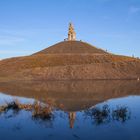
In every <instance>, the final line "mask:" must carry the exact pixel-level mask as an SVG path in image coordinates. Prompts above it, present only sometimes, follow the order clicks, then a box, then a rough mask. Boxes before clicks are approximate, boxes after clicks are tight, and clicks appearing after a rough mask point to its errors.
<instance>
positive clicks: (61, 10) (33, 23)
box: [0, 0, 140, 59]
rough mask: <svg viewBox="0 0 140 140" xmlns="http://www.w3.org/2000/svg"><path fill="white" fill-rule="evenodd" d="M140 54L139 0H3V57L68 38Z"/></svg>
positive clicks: (0, 10)
mask: <svg viewBox="0 0 140 140" xmlns="http://www.w3.org/2000/svg"><path fill="white" fill-rule="evenodd" d="M69 22H72V23H73V24H74V27H75V31H76V34H77V40H82V41H84V42H88V43H90V44H92V45H94V46H96V47H98V48H102V49H104V50H107V51H109V52H112V53H115V54H119V55H127V56H132V55H134V56H135V57H140V0H0V59H5V58H9V57H16V56H24V55H30V54H32V53H34V52H37V51H40V50H42V49H44V48H47V47H49V46H50V45H53V44H55V43H58V42H60V41H63V40H64V39H65V38H67V32H68V25H69Z"/></svg>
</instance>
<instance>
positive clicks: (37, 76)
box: [0, 41, 140, 81]
mask: <svg viewBox="0 0 140 140" xmlns="http://www.w3.org/2000/svg"><path fill="white" fill-rule="evenodd" d="M138 77H140V59H136V58H132V57H127V56H119V55H114V54H110V53H107V52H105V51H104V50H101V49H98V48H96V47H94V46H91V45H89V44H87V43H84V42H81V41H64V42H60V43H58V44H56V45H53V46H51V47H49V48H47V49H45V50H43V51H40V52H38V53H35V54H33V55H30V56H25V57H16V58H10V59H5V60H1V61H0V81H7V80H85V79H137V78H138Z"/></svg>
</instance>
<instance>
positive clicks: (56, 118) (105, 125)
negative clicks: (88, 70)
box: [0, 81, 140, 140]
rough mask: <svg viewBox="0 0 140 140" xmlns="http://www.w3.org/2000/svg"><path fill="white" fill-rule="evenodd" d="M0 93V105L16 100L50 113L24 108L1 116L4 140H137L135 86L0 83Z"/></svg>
mask: <svg viewBox="0 0 140 140" xmlns="http://www.w3.org/2000/svg"><path fill="white" fill-rule="evenodd" d="M0 92H1V94H0V105H1V106H4V105H5V104H8V103H10V102H13V101H15V100H18V102H19V103H20V104H34V102H39V103H40V104H42V105H43V106H45V105H47V106H48V105H49V106H50V107H51V109H52V110H51V115H50V116H49V117H40V116H39V117H34V116H33V110H26V109H20V110H16V109H14V108H9V109H7V110H6V111H2V112H1V113H0V138H1V139H2V140H9V139H10V140H19V139H20V140H32V139H34V140H46V139H49V140H57V139H62V140H63V139H64V140H65V139H68V140H75V139H81V140H85V139H89V140H92V139H95V140H102V139H107V140H108V139H111V140H112V139H113V140H124V139H127V140H139V139H140V133H139V131H140V96H139V95H140V83H139V82H136V81H96V82H95V81H77V82H58V81H57V82H48V83H46V82H23V83H10V82H9V83H0ZM47 106H45V107H47Z"/></svg>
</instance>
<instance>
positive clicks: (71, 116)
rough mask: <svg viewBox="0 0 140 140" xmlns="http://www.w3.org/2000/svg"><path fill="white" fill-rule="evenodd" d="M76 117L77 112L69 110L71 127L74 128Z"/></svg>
mask: <svg viewBox="0 0 140 140" xmlns="http://www.w3.org/2000/svg"><path fill="white" fill-rule="evenodd" d="M75 118H76V113H75V112H69V125H70V128H73V126H74V122H75Z"/></svg>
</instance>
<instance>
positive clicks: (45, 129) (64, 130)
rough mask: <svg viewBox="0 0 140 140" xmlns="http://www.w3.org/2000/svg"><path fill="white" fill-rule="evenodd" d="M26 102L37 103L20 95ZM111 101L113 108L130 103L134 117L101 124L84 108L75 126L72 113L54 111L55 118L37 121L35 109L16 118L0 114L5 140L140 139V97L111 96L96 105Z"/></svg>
mask: <svg viewBox="0 0 140 140" xmlns="http://www.w3.org/2000/svg"><path fill="white" fill-rule="evenodd" d="M15 98H16V99H18V100H20V101H22V102H30V101H31V102H33V99H26V98H18V97H14V99H15ZM12 99H13V97H11V96H7V95H4V94H0V102H4V100H12ZM105 104H108V105H109V107H110V109H111V110H113V109H114V108H116V106H127V107H128V108H129V110H130V113H131V117H130V119H129V120H127V121H125V122H120V121H116V120H114V121H113V120H111V121H109V122H108V123H103V124H100V125H97V124H95V123H94V121H93V120H92V119H91V117H88V116H85V113H84V111H85V110H83V111H79V112H78V111H77V112H76V119H75V122H74V127H73V129H70V127H69V117H68V112H63V111H59V110H57V111H54V117H53V119H51V120H45V121H43V120H33V119H32V117H31V112H28V111H20V112H19V114H17V115H15V116H14V117H12V116H10V115H11V113H10V112H9V113H8V114H6V116H4V115H1V116H0V135H1V139H2V140H4V139H6V140H9V139H14V140H16V139H17V140H19V139H20V140H26V139H29V140H31V139H34V140H38V139H49V140H56V139H67V140H73V139H74V140H75V139H82V140H85V139H89V140H90V139H95V140H102V139H107V140H108V139H111V140H112V139H113V140H124V139H126V140H139V139H140V133H139V130H140V111H139V109H140V96H129V97H125V98H118V99H111V100H108V101H106V102H103V103H101V104H98V105H96V106H97V107H99V108H100V107H102V106H103V105H105Z"/></svg>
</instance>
